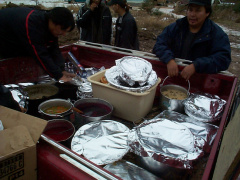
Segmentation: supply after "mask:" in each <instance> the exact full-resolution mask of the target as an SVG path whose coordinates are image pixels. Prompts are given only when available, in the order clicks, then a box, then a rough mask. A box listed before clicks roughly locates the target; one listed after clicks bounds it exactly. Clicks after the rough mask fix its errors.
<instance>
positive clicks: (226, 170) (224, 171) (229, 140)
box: [213, 105, 240, 180]
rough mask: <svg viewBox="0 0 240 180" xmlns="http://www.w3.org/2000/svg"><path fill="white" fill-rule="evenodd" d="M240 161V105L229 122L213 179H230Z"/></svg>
mask: <svg viewBox="0 0 240 180" xmlns="http://www.w3.org/2000/svg"><path fill="white" fill-rule="evenodd" d="M239 162H240V105H239V106H238V108H237V110H236V112H235V115H234V116H233V119H232V120H231V121H230V122H229V124H228V126H227V128H226V130H225V132H224V135H223V140H222V143H221V147H220V151H219V154H218V158H217V162H216V166H215V170H214V174H213V180H221V179H230V177H231V176H232V175H233V171H234V169H235V167H236V166H237V164H238V163H239Z"/></svg>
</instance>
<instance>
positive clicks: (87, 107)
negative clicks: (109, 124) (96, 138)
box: [74, 98, 113, 127]
mask: <svg viewBox="0 0 240 180" xmlns="http://www.w3.org/2000/svg"><path fill="white" fill-rule="evenodd" d="M74 107H75V108H77V109H79V110H81V111H83V113H82V114H80V113H78V112H76V111H74V115H75V120H76V121H78V123H79V127H80V126H82V125H84V124H87V123H90V122H93V121H99V120H109V119H110V118H111V115H112V112H113V106H112V105H111V104H110V103H109V102H107V101H105V100H103V99H99V98H85V99H79V100H77V101H75V103H74Z"/></svg>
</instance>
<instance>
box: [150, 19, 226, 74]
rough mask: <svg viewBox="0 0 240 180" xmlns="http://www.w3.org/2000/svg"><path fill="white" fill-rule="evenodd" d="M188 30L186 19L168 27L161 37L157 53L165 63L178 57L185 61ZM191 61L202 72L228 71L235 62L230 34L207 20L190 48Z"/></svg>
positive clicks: (156, 49)
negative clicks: (184, 54) (183, 53)
mask: <svg viewBox="0 0 240 180" xmlns="http://www.w3.org/2000/svg"><path fill="white" fill-rule="evenodd" d="M188 27H189V26H188V21H187V18H186V17H184V18H182V19H179V20H177V21H176V22H175V23H173V24H171V25H169V26H167V27H166V28H165V29H164V30H163V32H162V33H161V34H160V35H159V36H158V38H157V42H156V44H155V46H154V48H153V53H154V54H156V55H157V57H159V59H160V60H161V61H163V62H164V63H168V62H169V61H170V60H171V59H174V58H182V54H181V52H182V51H181V50H182V49H181V48H182V47H183V46H182V44H183V42H184V38H185V35H186V32H187V31H188ZM187 59H188V60H191V61H193V64H194V66H195V69H196V72H198V73H218V72H219V71H223V70H226V69H227V68H228V66H229V64H230V62H231V48H230V43H229V39H228V36H227V34H226V33H225V32H224V31H223V30H222V29H221V28H220V27H219V26H218V25H217V24H215V23H214V22H213V21H211V20H210V19H208V18H207V19H206V20H205V22H204V24H203V26H202V28H201V29H200V31H199V32H198V33H197V37H196V38H195V40H194V42H193V44H192V46H191V47H190V51H189V53H188V57H187Z"/></svg>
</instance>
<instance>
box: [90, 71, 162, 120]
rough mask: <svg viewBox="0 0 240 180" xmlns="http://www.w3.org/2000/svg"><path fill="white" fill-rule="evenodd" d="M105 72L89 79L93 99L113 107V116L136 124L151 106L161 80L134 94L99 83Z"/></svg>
mask: <svg viewBox="0 0 240 180" xmlns="http://www.w3.org/2000/svg"><path fill="white" fill-rule="evenodd" d="M105 71H106V70H103V71H100V72H98V73H96V74H94V75H92V76H90V77H88V81H89V82H91V83H92V90H93V97H95V98H100V99H104V100H106V101H108V102H109V103H111V104H112V105H113V107H114V111H113V115H114V116H116V117H119V118H122V119H125V120H127V121H132V122H138V121H140V120H141V119H142V118H144V117H145V116H146V115H147V114H148V113H149V111H150V110H151V108H152V106H153V101H154V97H155V93H156V89H157V86H158V84H159V83H160V81H161V79H160V78H158V81H157V83H156V84H155V85H154V86H153V87H151V88H150V89H148V90H147V91H145V92H143V93H136V92H130V91H125V90H121V89H118V88H116V87H113V86H111V85H109V84H103V83H101V82H100V79H101V77H103V76H104V75H105Z"/></svg>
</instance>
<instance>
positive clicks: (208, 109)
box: [184, 93, 226, 122]
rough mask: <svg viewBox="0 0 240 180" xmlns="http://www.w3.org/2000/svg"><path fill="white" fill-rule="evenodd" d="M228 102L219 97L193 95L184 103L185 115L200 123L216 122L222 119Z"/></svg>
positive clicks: (202, 94) (204, 94)
mask: <svg viewBox="0 0 240 180" xmlns="http://www.w3.org/2000/svg"><path fill="white" fill-rule="evenodd" d="M225 104H226V101H225V100H223V99H220V98H219V97H218V96H217V95H211V94H208V93H192V94H191V95H190V96H189V98H188V99H187V100H186V101H185V102H184V109H185V113H186V114H187V115H188V116H189V117H192V118H194V119H196V120H198V121H202V122H214V121H217V120H219V119H220V118H221V116H222V112H223V110H224V105H225Z"/></svg>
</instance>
